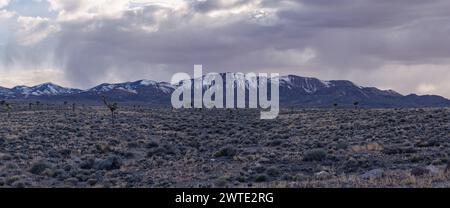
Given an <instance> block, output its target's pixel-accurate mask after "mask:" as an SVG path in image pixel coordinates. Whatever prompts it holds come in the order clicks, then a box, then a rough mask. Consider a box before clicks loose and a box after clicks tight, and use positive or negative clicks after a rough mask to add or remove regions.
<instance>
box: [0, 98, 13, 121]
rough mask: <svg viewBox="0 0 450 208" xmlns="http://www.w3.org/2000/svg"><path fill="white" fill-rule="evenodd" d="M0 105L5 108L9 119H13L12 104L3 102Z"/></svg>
mask: <svg viewBox="0 0 450 208" xmlns="http://www.w3.org/2000/svg"><path fill="white" fill-rule="evenodd" d="M0 105H1V106H4V107H5V110H6V113H7V115H8V118H9V117H11V110H12V104H11V103H8V102H6V101H4V100H2V101H0Z"/></svg>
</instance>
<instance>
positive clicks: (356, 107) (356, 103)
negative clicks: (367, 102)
mask: <svg viewBox="0 0 450 208" xmlns="http://www.w3.org/2000/svg"><path fill="white" fill-rule="evenodd" d="M353 105H354V106H355V109H358V106H359V102H358V101H356V102H354V103H353Z"/></svg>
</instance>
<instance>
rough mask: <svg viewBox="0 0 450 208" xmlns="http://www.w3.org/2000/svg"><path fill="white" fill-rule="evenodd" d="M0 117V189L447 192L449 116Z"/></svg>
mask: <svg viewBox="0 0 450 208" xmlns="http://www.w3.org/2000/svg"><path fill="white" fill-rule="evenodd" d="M259 116H260V112H259V111H251V110H241V111H237V110H171V109H144V108H139V109H137V108H134V107H126V108H125V107H122V108H121V109H120V110H119V112H118V114H117V116H116V121H115V124H112V120H111V116H110V112H109V111H108V110H107V109H105V108H100V107H80V108H77V109H76V110H75V111H72V110H69V109H67V110H66V109H65V108H54V109H51V108H50V109H37V110H36V109H27V108H26V107H23V109H18V110H14V111H13V112H11V115H10V116H9V117H8V115H7V113H6V112H3V113H0V187H450V180H449V179H450V174H446V173H445V167H446V165H447V163H448V159H449V154H450V109H392V110H350V109H337V110H334V109H329V110H313V109H309V110H301V109H286V110H283V112H282V113H281V115H280V117H279V118H278V119H277V120H260V119H259Z"/></svg>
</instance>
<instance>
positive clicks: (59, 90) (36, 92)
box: [11, 83, 82, 97]
mask: <svg viewBox="0 0 450 208" xmlns="http://www.w3.org/2000/svg"><path fill="white" fill-rule="evenodd" d="M11 92H12V93H14V94H15V95H16V96H25V97H30V96H57V95H68V94H76V93H80V92H82V90H78V89H71V88H64V87H61V86H59V85H55V84H53V83H44V84H40V85H37V86H34V87H27V86H17V87H14V88H12V89H11Z"/></svg>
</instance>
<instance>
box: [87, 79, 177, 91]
mask: <svg viewBox="0 0 450 208" xmlns="http://www.w3.org/2000/svg"><path fill="white" fill-rule="evenodd" d="M148 88H154V89H155V90H160V91H161V92H163V93H166V94H169V93H172V91H173V90H174V86H172V85H170V84H169V83H165V82H159V83H158V82H155V81H151V80H139V81H136V82H126V83H120V84H101V85H98V86H96V87H94V88H91V89H89V90H87V92H91V93H96V94H102V93H107V92H114V91H116V92H117V91H122V92H125V93H131V94H139V91H143V90H145V89H148Z"/></svg>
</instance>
